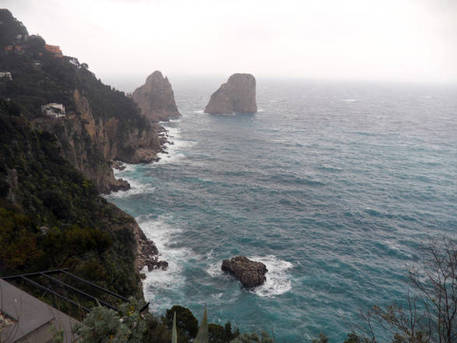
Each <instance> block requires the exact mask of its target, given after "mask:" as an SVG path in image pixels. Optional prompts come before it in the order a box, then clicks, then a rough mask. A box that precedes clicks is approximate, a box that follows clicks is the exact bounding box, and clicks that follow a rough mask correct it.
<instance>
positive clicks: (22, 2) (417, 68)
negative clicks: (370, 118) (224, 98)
mask: <svg viewBox="0 0 457 343" xmlns="http://www.w3.org/2000/svg"><path fill="white" fill-rule="evenodd" d="M0 5H1V7H6V8H8V9H9V10H11V11H12V13H13V15H14V16H15V17H17V18H18V19H19V20H21V21H22V22H23V23H24V24H25V25H26V27H27V28H28V30H29V33H32V34H40V35H41V36H43V38H45V39H46V41H47V43H49V44H55V45H60V46H61V48H62V50H63V52H64V54H65V55H70V56H75V57H77V58H78V59H79V60H80V62H86V63H88V64H89V67H90V69H91V70H92V71H93V72H95V73H96V74H97V75H98V76H99V77H101V78H102V79H110V78H112V77H113V76H116V77H118V76H123V75H125V76H128V75H144V77H146V76H147V75H148V74H150V73H151V72H152V71H154V70H156V69H158V70H161V71H162V72H164V73H165V74H168V75H171V76H178V75H183V76H185V75H229V74H231V73H234V72H250V73H254V74H255V75H256V76H257V77H282V78H286V77H294V78H310V79H356V80H398V81H420V82H429V81H433V82H435V81H437V82H457V0H376V1H375V0H277V1H269V0H78V1H68V0H0Z"/></svg>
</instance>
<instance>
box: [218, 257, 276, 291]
mask: <svg viewBox="0 0 457 343" xmlns="http://www.w3.org/2000/svg"><path fill="white" fill-rule="evenodd" d="M222 270H223V271H224V272H227V273H230V274H232V275H233V276H235V277H236V278H237V279H238V280H240V282H241V283H242V284H243V286H244V287H246V288H253V287H257V286H260V285H262V284H263V283H264V282H265V280H266V277H265V274H266V273H267V271H268V269H267V267H266V266H265V265H264V264H263V263H262V262H256V261H251V260H250V259H248V258H247V257H245V256H236V257H233V258H232V259H230V260H224V261H222Z"/></svg>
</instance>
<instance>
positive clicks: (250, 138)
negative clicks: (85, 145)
mask: <svg viewBox="0 0 457 343" xmlns="http://www.w3.org/2000/svg"><path fill="white" fill-rule="evenodd" d="M222 81H223V80H222V79H221V80H192V79H186V80H185V79H182V80H171V82H172V84H173V88H174V92H175V97H176V101H177V104H178V107H179V109H180V111H181V113H182V114H183V117H182V118H181V119H179V120H175V121H172V122H170V123H166V124H164V125H165V127H166V128H167V129H168V130H169V137H170V139H171V141H173V143H174V144H173V145H169V147H168V154H162V155H161V160H160V162H158V163H153V164H147V165H135V166H134V165H128V166H127V168H126V169H125V170H124V171H122V172H117V175H118V177H122V178H125V179H127V180H128V181H129V182H130V183H131V185H132V189H131V190H129V191H127V192H118V193H114V194H112V195H110V196H108V197H107V198H108V199H109V200H110V201H112V202H114V203H115V204H116V205H118V206H119V207H120V208H122V209H124V210H126V211H127V212H128V213H130V214H131V215H133V216H134V217H135V218H136V219H137V220H138V222H139V224H140V226H141V227H142V229H143V230H144V231H145V233H146V235H147V236H148V237H149V238H151V239H152V240H154V242H155V243H156V244H157V246H158V248H159V250H160V252H161V255H162V258H163V259H165V260H167V261H168V262H169V263H170V267H169V270H168V271H166V272H163V271H154V272H151V273H147V279H146V280H145V283H144V290H145V296H146V298H147V299H148V300H150V301H151V304H152V305H151V309H152V311H154V312H157V313H162V312H163V311H164V310H165V309H167V308H169V307H171V306H172V305H174V304H180V305H183V306H186V307H189V308H190V309H191V310H192V311H193V312H194V314H195V315H196V316H197V317H198V319H201V316H202V312H203V308H204V306H205V305H206V306H207V308H208V315H209V320H210V321H211V322H217V323H220V324H224V323H225V322H226V321H227V320H230V321H231V322H232V325H233V326H238V327H239V328H240V329H242V330H258V331H260V330H266V331H268V332H270V333H272V334H273V335H274V336H275V337H276V338H277V339H278V341H279V342H303V341H308V340H310V339H311V338H313V337H315V336H317V335H318V334H319V333H320V332H324V333H326V334H327V335H328V336H329V337H330V339H331V342H342V341H343V339H344V337H345V336H346V334H347V333H349V332H351V330H352V329H353V327H354V326H355V325H356V324H357V323H359V322H360V318H359V317H358V313H359V311H360V310H367V309H368V308H369V307H370V306H372V305H374V304H377V305H387V304H390V303H392V302H400V303H401V302H402V301H403V300H404V298H405V296H406V294H407V292H408V289H407V286H406V283H405V282H406V279H407V271H408V268H410V267H411V266H413V265H414V264H416V263H418V262H419V261H420V255H421V252H420V250H421V248H422V247H423V246H424V245H425V244H428V243H429V242H430V240H432V239H440V238H441V237H442V236H443V235H452V236H453V235H454V234H455V233H456V231H457V192H456V191H457V88H456V87H449V86H425V85H406V84H404V85H401V84H397V85H391V84H376V83H343V82H340V83H337V82H334V83H332V82H311V81H285V80H283V81H280V80H276V81H275V80H257V102H258V108H259V112H258V113H257V114H255V115H245V116H242V115H238V116H227V117H221V116H210V115H207V114H204V113H203V109H204V106H205V105H206V103H207V101H208V99H209V96H210V94H211V93H212V92H213V91H214V90H216V89H217V87H218V86H219V84H220V83H221V82H222ZM238 254H242V255H246V256H248V257H250V258H254V259H256V260H260V261H262V262H264V263H265V264H266V265H267V268H268V270H269V272H268V273H267V282H266V284H265V285H263V286H261V287H259V288H257V289H255V290H254V291H252V292H249V291H246V290H243V289H241V288H240V284H239V282H238V281H236V280H234V279H233V278H231V277H229V276H226V275H224V274H223V273H222V272H221V271H220V264H221V261H222V259H225V258H229V257H232V256H234V255H238Z"/></svg>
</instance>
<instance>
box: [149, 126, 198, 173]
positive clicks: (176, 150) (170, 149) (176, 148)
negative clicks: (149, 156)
mask: <svg viewBox="0 0 457 343" xmlns="http://www.w3.org/2000/svg"><path fill="white" fill-rule="evenodd" d="M165 128H166V130H167V137H168V141H169V143H167V144H166V145H165V152H162V153H159V154H158V155H157V157H158V158H159V161H158V162H155V164H166V163H174V162H176V161H178V160H181V159H183V158H184V157H186V156H185V154H184V153H183V151H184V150H186V149H187V148H189V147H190V146H192V145H193V144H194V142H192V141H186V140H183V139H181V130H180V129H179V128H177V127H165Z"/></svg>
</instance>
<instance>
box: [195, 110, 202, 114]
mask: <svg viewBox="0 0 457 343" xmlns="http://www.w3.org/2000/svg"><path fill="white" fill-rule="evenodd" d="M193 113H195V114H203V113H204V112H203V110H196V111H193Z"/></svg>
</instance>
